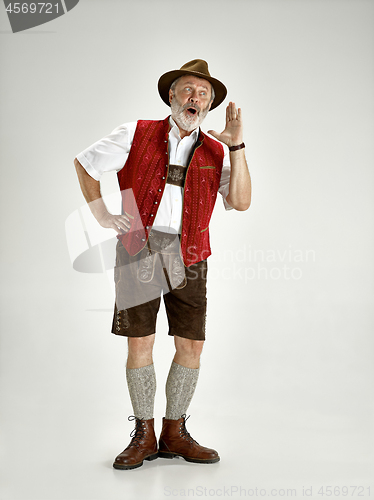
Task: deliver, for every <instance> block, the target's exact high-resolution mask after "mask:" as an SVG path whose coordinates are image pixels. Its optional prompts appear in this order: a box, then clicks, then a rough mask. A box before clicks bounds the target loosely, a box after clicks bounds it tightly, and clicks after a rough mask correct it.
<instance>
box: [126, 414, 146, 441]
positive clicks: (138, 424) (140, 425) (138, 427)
mask: <svg viewBox="0 0 374 500" xmlns="http://www.w3.org/2000/svg"><path fill="white" fill-rule="evenodd" d="M128 420H130V422H132V421H133V420H135V429H133V430H132V431H131V432H130V437H131V438H132V439H131V442H130V444H129V446H128V448H130V446H135V447H136V448H138V447H139V445H140V442H141V440H142V439H143V437H144V435H145V428H144V422H142V420H141V419H140V418H137V417H135V415H130V416H129V418H128Z"/></svg>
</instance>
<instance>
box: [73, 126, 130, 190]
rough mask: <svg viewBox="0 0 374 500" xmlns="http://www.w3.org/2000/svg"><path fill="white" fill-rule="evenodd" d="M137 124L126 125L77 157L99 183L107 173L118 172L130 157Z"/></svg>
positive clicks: (116, 129)
mask: <svg viewBox="0 0 374 500" xmlns="http://www.w3.org/2000/svg"><path fill="white" fill-rule="evenodd" d="M136 125H137V122H130V123H124V124H122V125H120V126H119V127H116V128H115V129H114V130H113V131H112V132H111V133H110V134H109V135H107V136H105V137H103V138H102V139H100V140H99V141H97V142H94V143H93V144H92V145H91V146H89V147H88V148H87V149H85V150H84V151H82V152H81V153H79V154H78V155H77V160H78V161H79V163H80V164H81V165H82V167H83V168H84V169H85V170H86V172H87V173H88V174H89V175H90V176H91V177H92V178H93V179H95V180H96V181H99V180H100V179H101V177H102V175H103V174H104V173H105V172H111V171H116V172H118V171H119V170H121V169H122V168H123V166H124V165H125V163H126V160H127V157H128V155H129V152H130V149H131V144H132V141H133V138H134V134H135V129H136Z"/></svg>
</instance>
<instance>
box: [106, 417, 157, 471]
mask: <svg viewBox="0 0 374 500" xmlns="http://www.w3.org/2000/svg"><path fill="white" fill-rule="evenodd" d="M131 417H133V418H131ZM129 420H135V429H134V430H133V431H132V432H131V434H130V436H131V437H132V440H131V441H130V444H129V445H128V447H127V448H126V449H125V450H123V452H122V453H120V454H119V455H118V457H116V459H115V460H114V464H113V467H114V468H115V469H136V468H137V467H141V466H142V465H143V460H155V459H156V458H157V457H158V453H157V439H156V435H155V431H154V419H153V418H151V419H149V420H140V419H139V418H136V417H134V416H133V415H131V416H130V417H129Z"/></svg>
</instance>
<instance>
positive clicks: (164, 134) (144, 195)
mask: <svg viewBox="0 0 374 500" xmlns="http://www.w3.org/2000/svg"><path fill="white" fill-rule="evenodd" d="M169 130H170V125H169V118H166V119H165V120H160V121H153V120H152V121H151V120H139V121H138V124H137V127H136V131H135V136H134V139H133V143H132V146H131V150H130V153H129V156H128V158H127V161H126V163H125V166H124V168H122V170H120V171H119V172H118V182H119V186H120V189H121V193H122V203H123V211H124V213H126V214H127V215H128V216H129V217H130V219H131V221H132V224H131V230H130V231H129V232H128V233H126V234H123V235H119V236H118V238H119V239H120V240H121V242H122V244H123V246H124V247H125V248H126V250H127V251H128V252H129V254H130V255H136V254H137V253H139V252H140V251H141V250H142V249H143V248H144V246H145V245H146V243H147V239H148V235H149V232H150V230H151V228H152V225H153V222H154V220H155V217H156V214H157V210H158V207H159V204H160V201H161V197H162V194H163V192H164V189H165V184H166V178H167V175H168V168H169V152H168V135H169ZM223 156H224V153H223V147H222V145H221V144H220V143H219V142H217V141H215V140H213V139H211V138H210V137H208V136H206V135H205V134H203V133H202V132H201V131H200V135H199V138H198V140H197V142H196V144H195V146H194V149H193V152H192V155H191V156H190V160H189V164H188V165H187V173H186V180H185V185H184V190H183V214H182V230H181V253H182V258H183V262H184V264H185V265H186V266H187V267H188V266H190V265H191V264H195V263H196V262H200V261H201V260H204V259H206V258H207V257H208V256H209V255H210V254H211V250H210V244H209V222H210V218H211V216H212V212H213V208H214V204H215V202H216V198H217V191H218V188H219V182H220V178H221V171H222V164H223Z"/></svg>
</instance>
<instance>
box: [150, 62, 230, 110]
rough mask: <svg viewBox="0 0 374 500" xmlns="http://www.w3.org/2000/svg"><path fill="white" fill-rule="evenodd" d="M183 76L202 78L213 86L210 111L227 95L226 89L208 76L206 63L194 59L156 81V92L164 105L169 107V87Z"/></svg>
mask: <svg viewBox="0 0 374 500" xmlns="http://www.w3.org/2000/svg"><path fill="white" fill-rule="evenodd" d="M184 75H194V76H197V77H198V78H204V80H208V82H210V83H211V84H212V85H213V88H214V92H215V94H216V95H215V98H214V101H213V102H212V106H211V108H210V110H212V109H214V108H216V107H217V106H219V105H220V104H221V102H222V101H223V100H224V99H225V97H226V94H227V89H226V87H225V86H224V85H223V83H222V82H220V81H219V80H217V79H216V78H213V77H211V76H210V73H209V70H208V63H207V62H206V61H203V60H202V59H194V60H193V61H190V62H188V63H186V64H184V65H183V66H182V67H181V69H176V70H174V71H168V72H167V73H165V74H164V75H162V76H161V77H160V79H159V81H158V91H159V93H160V96H161V99H162V100H163V101H164V103H165V104H167V105H168V106H170V102H169V89H170V85H171V84H172V83H173V81H174V80H176V79H177V78H179V77H180V76H184Z"/></svg>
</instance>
